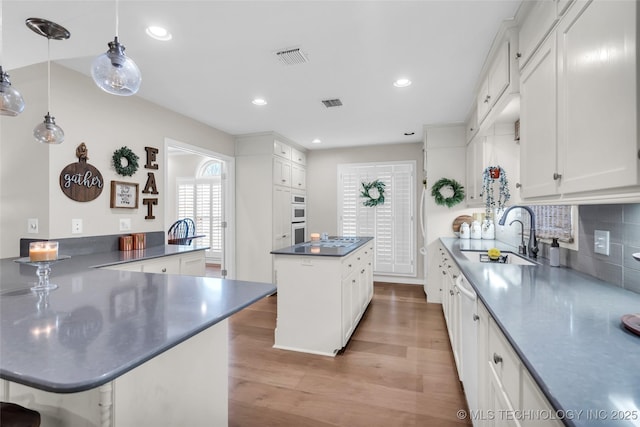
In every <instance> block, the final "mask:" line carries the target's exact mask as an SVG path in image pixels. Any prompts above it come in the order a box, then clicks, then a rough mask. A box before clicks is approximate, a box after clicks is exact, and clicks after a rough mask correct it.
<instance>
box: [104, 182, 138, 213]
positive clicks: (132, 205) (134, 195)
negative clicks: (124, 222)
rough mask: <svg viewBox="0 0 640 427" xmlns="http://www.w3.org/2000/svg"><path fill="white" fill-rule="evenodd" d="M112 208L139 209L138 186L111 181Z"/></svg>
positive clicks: (131, 183)
mask: <svg viewBox="0 0 640 427" xmlns="http://www.w3.org/2000/svg"><path fill="white" fill-rule="evenodd" d="M110 206H111V207H112V208H129V209H137V208H138V184H137V183H133V182H121V181H111V205H110Z"/></svg>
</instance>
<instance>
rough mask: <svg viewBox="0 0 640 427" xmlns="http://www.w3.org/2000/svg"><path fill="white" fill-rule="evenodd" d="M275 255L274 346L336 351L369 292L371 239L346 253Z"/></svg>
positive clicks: (352, 327) (358, 317) (356, 320)
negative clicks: (343, 255) (275, 317)
mask: <svg viewBox="0 0 640 427" xmlns="http://www.w3.org/2000/svg"><path fill="white" fill-rule="evenodd" d="M274 258H275V262H274V265H275V277H276V284H277V286H278V315H277V325H276V331H275V344H274V347H275V348H281V349H285V350H293V351H302V352H306V353H314V354H322V355H326V356H335V355H336V353H337V352H338V351H339V350H341V349H342V348H343V347H344V346H345V345H346V344H347V342H348V341H349V338H350V337H351V335H352V334H353V332H354V330H355V328H356V327H357V325H358V323H359V322H360V320H361V318H362V316H363V314H364V312H365V310H366V308H367V306H368V305H369V303H370V302H371V298H372V296H373V268H372V266H373V241H369V242H367V243H366V244H365V245H363V246H361V247H360V248H358V249H357V250H355V251H354V252H353V253H351V254H349V255H347V256H346V257H332V256H313V255H310V256H309V255H307V256H304V255H300V256H297V255H275V256H274ZM363 270H364V271H363Z"/></svg>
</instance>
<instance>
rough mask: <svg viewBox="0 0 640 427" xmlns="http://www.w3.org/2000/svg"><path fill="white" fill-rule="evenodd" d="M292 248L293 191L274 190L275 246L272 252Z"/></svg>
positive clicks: (279, 188) (279, 187) (276, 187)
mask: <svg viewBox="0 0 640 427" xmlns="http://www.w3.org/2000/svg"><path fill="white" fill-rule="evenodd" d="M287 246H291V189H290V188H287V187H281V186H275V187H274V188H273V245H272V247H271V250H273V249H280V248H285V247H287Z"/></svg>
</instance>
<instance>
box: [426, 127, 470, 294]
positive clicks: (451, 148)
mask: <svg viewBox="0 0 640 427" xmlns="http://www.w3.org/2000/svg"><path fill="white" fill-rule="evenodd" d="M425 134H426V142H427V187H428V188H427V195H426V203H425V212H426V227H425V232H426V233H425V234H426V244H427V267H426V287H425V291H426V293H427V301H429V302H441V298H440V294H439V290H440V288H439V286H440V283H441V276H440V274H439V273H438V271H437V264H435V263H437V262H438V260H437V259H438V257H439V253H438V250H437V241H438V239H439V238H440V237H455V235H454V234H453V229H452V224H453V221H454V219H455V218H456V217H457V216H458V215H465V214H472V213H474V212H482V209H469V208H467V207H466V204H465V202H464V201H463V202H462V203H460V204H458V205H456V206H453V207H451V208H448V207H446V206H440V205H438V204H436V202H435V200H434V198H433V197H432V196H431V186H433V184H435V183H436V181H438V180H440V179H441V178H448V179H454V180H456V181H458V182H459V183H461V184H462V185H464V186H466V161H465V158H466V136H465V127H464V126H463V125H451V126H434V127H427V128H425ZM433 264H435V267H434V266H433Z"/></svg>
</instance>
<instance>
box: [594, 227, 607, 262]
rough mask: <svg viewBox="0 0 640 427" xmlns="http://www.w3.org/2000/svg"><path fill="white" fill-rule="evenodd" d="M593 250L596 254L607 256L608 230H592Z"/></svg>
mask: <svg viewBox="0 0 640 427" xmlns="http://www.w3.org/2000/svg"><path fill="white" fill-rule="evenodd" d="M593 251H594V252H595V253H597V254H602V255H606V256H609V232H608V231H603V230H595V231H594V232H593Z"/></svg>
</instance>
